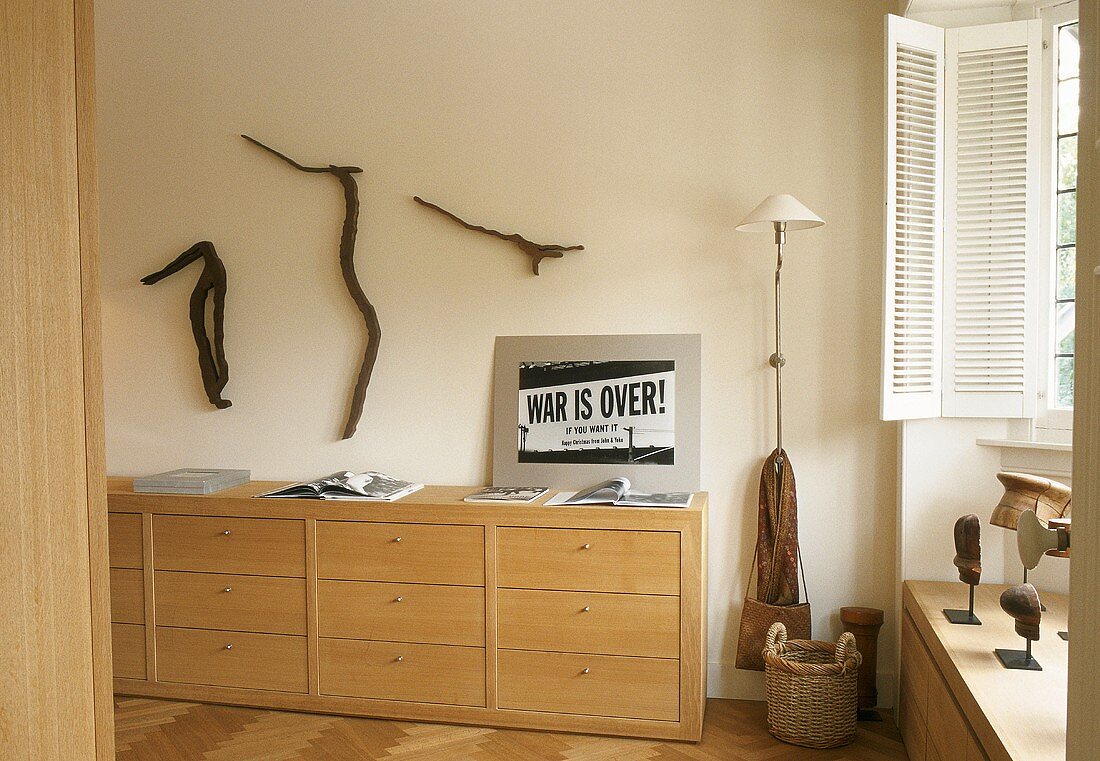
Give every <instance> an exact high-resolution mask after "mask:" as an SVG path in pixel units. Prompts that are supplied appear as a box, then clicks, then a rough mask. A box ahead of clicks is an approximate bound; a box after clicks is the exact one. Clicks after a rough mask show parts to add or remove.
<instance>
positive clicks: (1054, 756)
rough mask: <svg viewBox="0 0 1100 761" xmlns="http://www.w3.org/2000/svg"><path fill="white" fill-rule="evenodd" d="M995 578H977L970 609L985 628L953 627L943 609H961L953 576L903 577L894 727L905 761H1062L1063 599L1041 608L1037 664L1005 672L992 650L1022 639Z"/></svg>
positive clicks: (960, 587)
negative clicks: (1003, 605)
mask: <svg viewBox="0 0 1100 761" xmlns="http://www.w3.org/2000/svg"><path fill="white" fill-rule="evenodd" d="M1005 588H1006V587H1005V585H1001V584H982V585H980V586H979V587H978V588H977V590H976V592H977V594H976V597H975V605H974V611H975V613H976V614H977V616H978V618H980V619H981V621H982V625H981V626H968V625H953V624H951V623H949V622H948V621H947V619H946V618H945V617H944V615H943V609H944V608H961V607H965V606H966V602H967V588H966V585H965V584H961V583H958V582H955V583H947V582H936V581H906V582H905V585H904V588H903V605H904V610H903V611H902V622H901V679H900V683H899V687H900V689H899V693H900V695H899V702H898V727H899V728H900V730H901V735H902V739H904V740H905V749H906V751H907V753H908V754H909V758H910V761H1062V760H1063V759H1065V757H1066V684H1067V682H1066V679H1067V656H1068V652H1069V643H1068V642H1066V641H1064V640H1063V639H1061V638H1060V637H1059V636H1058V635H1057V632H1058V631H1059V630H1063V631H1064V630H1065V628H1066V620H1067V613H1068V609H1069V606H1068V600H1067V599H1066V598H1065V597H1064V596H1062V595H1055V594H1042V595H1041V596H1042V598H1043V601H1044V602H1045V604H1046V606H1047V610H1046V612H1045V613H1044V614H1043V622H1042V632H1041V634H1042V636H1041V638H1040V639H1039V641H1037V642H1036V643H1035V648H1034V653H1035V657H1036V659H1037V660H1038V661H1039V663H1040V664H1042V666H1043V670H1042V671H1009V670H1007V669H1005V668H1003V667H1002V666H1001V663H1000V661H999V660H998V659H997V656H996V655H994V653H993V650H994V648H998V647H1001V648H1010V649H1018V648H1022V647H1023V640H1022V639H1021V638H1020V637H1019V636H1017V635H1016V633H1015V631H1014V630H1013V622H1012V619H1011V618H1009V617H1008V615H1007V614H1005V613H1004V612H1003V611H1001V608H1000V605H999V603H998V598H999V597H1000V594H1001V592H1002V591H1003V590H1004V589H1005Z"/></svg>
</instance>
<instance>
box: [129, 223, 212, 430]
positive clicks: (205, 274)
mask: <svg viewBox="0 0 1100 761" xmlns="http://www.w3.org/2000/svg"><path fill="white" fill-rule="evenodd" d="M199 259H202V261H203V265H202V273H201V274H200V275H199V281H198V282H197V283H196V284H195V290H193V291H191V302H190V308H189V311H190V317H191V333H192V334H193V335H194V337H195V347H196V348H197V349H198V350H199V373H200V374H201V375H202V385H203V388H205V389H206V396H207V398H208V399H209V400H210V403H211V404H213V405H214V406H215V407H217V408H218V409H219V410H224V409H225V408H226V407H229V406H231V405H232V404H233V402H231V401H229V400H228V399H223V398H222V390H223V389H224V388H225V384H226V383H228V382H229V363H228V362H226V361H225V290H226V278H225V265H224V264H222V260H221V258H220V257H219V256H218V251H217V249H215V248H214V244H213V243H211V242H210V241H208V240H202V241H199V242H198V243H196V244H195V245H193V246H191V248H189V249H187V250H186V251H184V252H183V253H182V254H180V255H179V256H177V257H176V258H175V260H173V261H172V262H171V263H170V264H169V265H168V266H166V267H165V268H164V269H162V270H159V271H158V272H154V273H153V274H151V275H146V276H145V277H143V278H142V279H141V283H142V285H152V284H153V283H159V282H160V281H161V280H163V279H164V278H166V277H168V276H169V275H174V274H175V273H177V272H179V271H180V270H182V269H183V268H184V267H186V266H187V265H189V264H190V263H191V262H194V261H197V260H199ZM208 297H212V298H213V301H214V309H213V318H214V319H213V322H214V341H213V345H211V341H210V336H209V335H208V334H207V332H206V300H207V298H208Z"/></svg>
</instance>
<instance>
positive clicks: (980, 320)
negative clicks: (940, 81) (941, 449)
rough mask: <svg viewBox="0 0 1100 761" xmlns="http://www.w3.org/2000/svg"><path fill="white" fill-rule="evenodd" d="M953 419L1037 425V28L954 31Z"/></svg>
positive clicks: (950, 119) (948, 365)
mask: <svg viewBox="0 0 1100 761" xmlns="http://www.w3.org/2000/svg"><path fill="white" fill-rule="evenodd" d="M945 43H946V44H945V56H946V106H947V108H946V113H947V118H946V125H945V137H946V139H945V144H946V146H947V150H946V164H945V173H944V177H945V183H944V283H945V286H944V336H943V339H944V352H943V413H942V414H943V415H944V416H945V417H1029V416H1032V415H1034V408H1035V385H1036V376H1037V373H1036V361H1037V346H1036V340H1037V333H1036V317H1037V309H1036V301H1037V297H1038V294H1037V293H1034V289H1035V280H1036V275H1037V264H1038V261H1037V257H1038V248H1039V241H1038V230H1039V224H1038V220H1039V216H1038V213H1039V206H1038V203H1039V199H1038V193H1037V189H1038V187H1039V174H1038V173H1039V155H1040V154H1039V149H1040V146H1039V139H1040V138H1039V136H1040V112H1039V109H1040V108H1041V105H1040V103H1041V101H1040V97H1039V94H1040V90H1039V87H1040V71H1041V68H1040V55H1041V46H1042V28H1041V25H1040V22H1038V21H1015V22H1010V23H1005V24H993V25H988V26H981V27H967V28H961V29H948V30H947V31H946V34H945Z"/></svg>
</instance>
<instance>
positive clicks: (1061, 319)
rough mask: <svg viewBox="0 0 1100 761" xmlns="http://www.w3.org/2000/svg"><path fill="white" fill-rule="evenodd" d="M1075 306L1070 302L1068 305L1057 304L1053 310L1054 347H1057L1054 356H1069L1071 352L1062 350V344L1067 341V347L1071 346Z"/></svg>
mask: <svg viewBox="0 0 1100 761" xmlns="http://www.w3.org/2000/svg"><path fill="white" fill-rule="evenodd" d="M1076 311H1077V305H1076V304H1074V303H1073V302H1072V301H1071V302H1069V303H1068V304H1057V305H1055V309H1054V345H1055V346H1057V347H1058V350H1057V351H1056V352H1055V353H1056V354H1069V353H1071V352H1072V351H1073V349H1072V348H1070V349H1069V350H1068V351H1066V350H1063V349H1062V344H1063V343H1064V342H1065V341H1066V339H1069V342H1070V343H1069V344H1067V345H1069V346H1071V347H1072V344H1073V323H1074V318H1075V312H1076Z"/></svg>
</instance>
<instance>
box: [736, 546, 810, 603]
mask: <svg viewBox="0 0 1100 761" xmlns="http://www.w3.org/2000/svg"><path fill="white" fill-rule="evenodd" d="M752 547H753V550H752V564H751V565H750V566H749V567H750V569H751V570H750V571H749V581H748V583H746V584H745V596H746V597H748V596H749V592H750V591H751V589H752V578H753V577H756V575H757V569H756V559H757V558H758V554H757V553H758V552H759V548H757V547H756V542H753V543H752ZM795 548H796V552H795V554H796V556H798V559H799V571H801V572H802V592H803V593H804V595H805V598H806V602H807V603H809V602H810V587H809V586H806V566H805V565H803V564H802V548H801V547H799V545H795ZM772 556H774V553H772Z"/></svg>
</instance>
